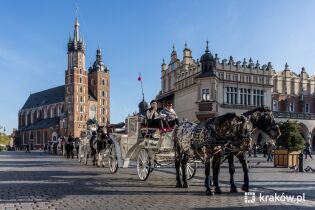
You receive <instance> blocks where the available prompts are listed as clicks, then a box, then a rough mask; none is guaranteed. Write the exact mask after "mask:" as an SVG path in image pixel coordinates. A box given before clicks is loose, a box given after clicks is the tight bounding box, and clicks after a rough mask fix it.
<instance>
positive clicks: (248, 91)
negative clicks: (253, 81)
mask: <svg viewBox="0 0 315 210" xmlns="http://www.w3.org/2000/svg"><path fill="white" fill-rule="evenodd" d="M246 98H247V105H251V99H252V95H251V89H247V97H246Z"/></svg>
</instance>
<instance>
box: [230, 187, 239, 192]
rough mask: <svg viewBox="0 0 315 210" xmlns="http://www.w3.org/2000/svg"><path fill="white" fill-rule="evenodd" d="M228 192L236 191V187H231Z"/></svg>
mask: <svg viewBox="0 0 315 210" xmlns="http://www.w3.org/2000/svg"><path fill="white" fill-rule="evenodd" d="M230 192H231V193H237V192H238V191H237V188H236V187H231V189H230Z"/></svg>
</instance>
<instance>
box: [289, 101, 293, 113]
mask: <svg viewBox="0 0 315 210" xmlns="http://www.w3.org/2000/svg"><path fill="white" fill-rule="evenodd" d="M289 112H294V103H292V102H291V103H290V104H289Z"/></svg>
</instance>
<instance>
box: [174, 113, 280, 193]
mask: <svg viewBox="0 0 315 210" xmlns="http://www.w3.org/2000/svg"><path fill="white" fill-rule="evenodd" d="M255 128H259V129H261V130H262V131H263V132H266V133H267V134H268V135H270V136H271V137H273V138H276V137H278V136H279V135H280V131H279V128H278V127H277V125H276V123H275V121H274V118H273V116H272V112H271V111H270V110H269V109H266V108H264V107H259V108H256V109H253V110H251V111H249V112H246V113H244V114H243V115H241V116H237V115H236V114H235V113H227V114H225V115H222V116H219V117H215V118H212V119H209V120H207V121H205V122H202V123H199V124H195V123H191V122H184V123H181V124H180V125H179V126H178V127H176V129H175V130H174V133H173V138H174V147H175V168H176V181H177V183H176V187H184V188H187V187H188V183H187V179H186V173H185V172H186V166H187V162H188V161H189V160H190V159H192V158H199V159H201V160H202V161H203V162H204V164H205V175H206V178H205V187H206V194H207V195H212V192H211V188H210V160H211V158H212V167H213V182H214V186H215V192H216V193H218V194H219V193H221V189H220V186H219V179H218V176H219V172H220V164H221V157H222V149H226V148H228V149H230V153H229V155H230V156H233V157H234V155H237V157H238V158H239V160H240V161H241V164H242V166H243V170H244V182H245V184H244V190H247V191H248V188H249V184H248V182H249V181H248V169H247V163H246V160H245V156H244V153H245V152H246V151H248V150H249V149H250V147H251V137H250V136H251V133H252V131H253V130H254V129H255ZM230 156H229V157H230ZM230 160H232V159H231V158H229V163H230ZM244 161H245V162H244ZM180 167H181V168H182V181H183V184H182V183H181V180H180V173H179V168H180ZM230 172H231V170H230ZM231 177H232V178H231V183H232V181H233V184H234V180H233V174H232V173H231ZM232 188H235V189H236V187H235V184H234V186H232V185H231V191H232Z"/></svg>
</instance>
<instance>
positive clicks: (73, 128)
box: [65, 18, 89, 137]
mask: <svg viewBox="0 0 315 210" xmlns="http://www.w3.org/2000/svg"><path fill="white" fill-rule="evenodd" d="M79 26H80V25H79V22H78V19H77V18H76V19H75V24H74V34H73V37H72V38H71V37H69V41H68V68H67V70H66V72H65V112H66V116H67V123H66V125H67V128H66V132H67V133H66V135H69V134H70V133H71V134H72V135H74V136H75V137H80V133H81V131H82V130H85V129H86V121H87V118H88V110H89V109H88V76H87V71H86V69H85V42H84V40H83V39H82V38H81V36H80V33H79Z"/></svg>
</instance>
